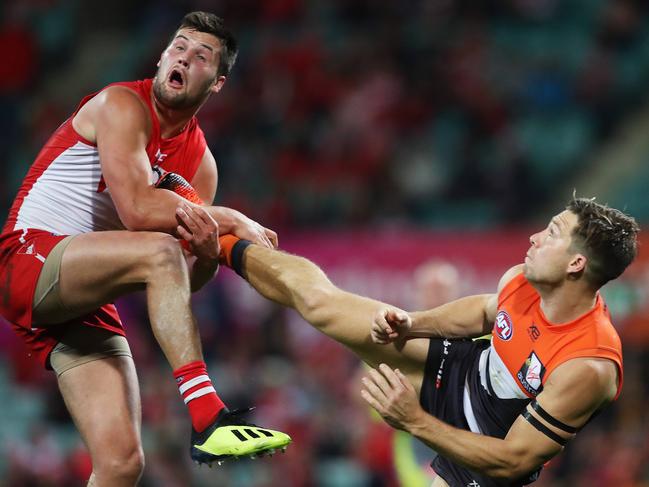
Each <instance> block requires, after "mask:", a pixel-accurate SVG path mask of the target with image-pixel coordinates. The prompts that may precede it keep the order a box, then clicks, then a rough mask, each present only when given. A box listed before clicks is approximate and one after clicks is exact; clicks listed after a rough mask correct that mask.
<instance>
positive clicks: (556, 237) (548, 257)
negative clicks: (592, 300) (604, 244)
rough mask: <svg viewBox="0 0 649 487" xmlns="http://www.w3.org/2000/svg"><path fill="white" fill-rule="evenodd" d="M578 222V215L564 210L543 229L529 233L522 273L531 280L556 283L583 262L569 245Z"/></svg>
mask: <svg viewBox="0 0 649 487" xmlns="http://www.w3.org/2000/svg"><path fill="white" fill-rule="evenodd" d="M577 223H578V218H577V215H575V214H574V213H572V212H570V211H568V210H564V211H562V212H561V213H559V214H558V215H556V216H554V217H553V218H552V220H550V223H549V224H548V226H547V227H546V228H545V229H543V230H541V231H540V232H538V233H535V234H534V235H532V236H530V249H529V250H528V252H527V255H526V257H525V266H524V268H523V273H524V275H525V277H526V278H527V279H528V280H529V281H530V282H531V283H538V284H558V283H560V282H561V281H563V280H564V279H565V278H566V276H567V275H568V273H570V272H578V271H579V270H581V269H582V268H583V266H585V257H584V256H583V255H582V254H579V253H576V251H575V250H574V248H571V244H572V232H573V230H574V229H575V227H576V226H577Z"/></svg>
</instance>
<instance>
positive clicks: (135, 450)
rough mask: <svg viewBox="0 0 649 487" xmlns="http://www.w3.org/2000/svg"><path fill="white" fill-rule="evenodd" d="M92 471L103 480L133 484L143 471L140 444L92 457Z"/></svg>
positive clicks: (142, 456) (142, 453)
mask: <svg viewBox="0 0 649 487" xmlns="http://www.w3.org/2000/svg"><path fill="white" fill-rule="evenodd" d="M93 471H94V473H95V475H96V477H97V478H98V479H101V480H103V481H105V480H111V481H114V482H116V481H118V480H119V481H122V482H132V483H133V485H135V483H136V482H137V480H138V479H139V478H140V477H141V476H142V472H144V452H143V451H142V448H141V446H139V445H136V446H133V447H132V448H128V449H121V451H115V452H111V453H107V452H106V453H105V454H104V455H102V456H101V457H100V458H98V459H97V460H96V461H95V459H93Z"/></svg>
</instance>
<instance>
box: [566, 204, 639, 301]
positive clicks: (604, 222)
mask: <svg viewBox="0 0 649 487" xmlns="http://www.w3.org/2000/svg"><path fill="white" fill-rule="evenodd" d="M566 209H567V210H569V211H571V212H572V213H574V214H575V215H577V218H578V220H577V226H576V227H575V229H574V230H573V233H572V240H573V246H574V247H575V248H576V250H578V251H579V252H582V253H584V255H585V256H586V258H587V259H588V262H587V263H586V269H585V271H584V277H585V278H586V279H587V280H588V281H589V282H591V283H592V284H593V285H594V286H595V287H596V288H600V287H602V286H603V285H604V284H606V283H607V282H608V281H610V280H612V279H615V278H617V277H618V276H620V275H621V274H622V272H624V270H625V269H626V268H627V267H628V265H629V264H631V262H633V259H635V257H636V255H637V253H638V232H639V231H640V227H639V226H638V224H637V223H636V221H635V219H634V218H633V217H631V216H629V215H626V214H624V213H623V212H621V211H620V210H616V209H615V208H610V207H609V206H606V205H601V204H599V203H595V201H594V199H589V198H576V197H573V199H572V201H570V203H568V205H567V206H566Z"/></svg>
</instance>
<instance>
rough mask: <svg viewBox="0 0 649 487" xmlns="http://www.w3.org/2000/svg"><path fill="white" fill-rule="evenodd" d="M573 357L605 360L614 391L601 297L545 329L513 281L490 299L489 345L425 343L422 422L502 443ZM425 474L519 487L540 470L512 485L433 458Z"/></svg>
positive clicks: (611, 347)
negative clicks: (494, 306) (433, 420)
mask: <svg viewBox="0 0 649 487" xmlns="http://www.w3.org/2000/svg"><path fill="white" fill-rule="evenodd" d="M578 357H596V358H606V359H609V360H612V361H613V362H614V363H615V364H616V365H617V367H618V370H619V385H618V391H617V395H616V398H617V396H619V394H620V390H621V388H622V347H621V344H620V339H619V337H618V335H617V333H616V331H615V329H614V328H613V325H612V324H611V320H610V316H609V314H608V310H607V308H606V304H605V303H604V300H603V298H602V297H601V296H599V295H598V296H597V302H596V304H595V306H594V307H593V309H591V310H590V311H589V312H588V313H586V314H584V315H583V316H581V317H579V318H577V319H576V320H574V321H571V322H569V323H565V324H560V325H556V324H552V323H550V322H548V320H547V319H546V318H545V316H544V315H543V311H542V310H541V297H540V296H539V294H538V293H537V292H536V290H535V289H534V288H533V287H532V285H531V284H530V283H529V282H528V281H527V279H525V277H524V276H523V275H522V274H520V275H518V276H516V277H515V278H513V279H512V280H511V281H510V282H509V283H507V285H506V286H505V287H504V289H503V290H502V291H501V292H500V294H499V296H498V312H497V315H496V320H495V323H494V327H493V330H492V336H491V340H490V341H489V340H473V341H472V340H448V339H431V345H430V348H429V352H428V359H427V363H426V370H425V375H424V382H423V384H422V391H421V396H420V399H421V404H422V406H423V407H424V409H425V410H426V411H428V412H429V413H430V414H432V415H434V416H436V417H438V418H440V419H441V420H443V421H446V422H447V423H449V424H451V425H453V426H455V427H458V428H461V429H465V430H469V431H472V432H474V433H478V434H482V435H487V436H491V437H495V438H504V437H505V436H506V435H507V432H508V431H509V429H510V428H511V426H512V424H513V423H514V421H516V419H517V417H518V416H519V415H520V414H521V413H522V412H523V411H524V410H525V408H526V406H527V404H528V403H529V402H530V401H531V400H532V399H533V398H534V397H535V396H536V395H537V394H539V393H540V392H541V391H542V390H543V385H544V384H545V382H546V381H547V379H548V378H549V377H550V375H551V374H552V372H553V371H554V370H555V369H556V368H557V367H558V366H559V365H561V364H562V363H565V362H566V361H568V360H571V359H575V358H578ZM432 466H433V469H434V470H435V471H436V472H437V473H438V474H439V475H440V476H441V477H442V478H443V479H444V480H446V482H447V483H448V484H449V485H451V486H456V485H458V486H465V485H479V486H481V487H502V486H507V487H522V486H524V485H528V484H530V483H532V482H534V481H535V480H536V479H537V478H538V476H539V474H540V469H539V470H537V471H536V472H533V473H532V474H530V475H529V476H527V477H525V478H522V479H517V480H515V481H503V480H499V479H495V478H490V477H486V476H484V475H482V474H479V473H477V472H473V471H471V470H468V469H467V468H465V467H462V466H461V465H458V464H455V463H453V462H452V461H451V460H449V459H448V458H445V457H443V456H441V455H438V456H437V457H436V458H435V459H434V460H433V463H432Z"/></svg>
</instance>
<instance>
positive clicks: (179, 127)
mask: <svg viewBox="0 0 649 487" xmlns="http://www.w3.org/2000/svg"><path fill="white" fill-rule="evenodd" d="M151 98H152V101H153V109H154V110H155V113H156V115H157V116H158V121H159V122H160V136H161V137H162V138H163V139H169V138H171V137H175V136H176V135H178V134H179V133H180V132H182V131H183V130H184V129H185V127H186V126H187V124H188V123H189V121H190V120H191V119H192V117H193V116H194V115H196V112H197V111H198V109H199V108H200V106H198V107H190V108H185V109H183V110H176V109H173V108H168V107H166V106H164V105H163V104H162V103H160V102H159V101H158V100H157V99H156V97H155V95H154V94H153V93H152V94H151Z"/></svg>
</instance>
